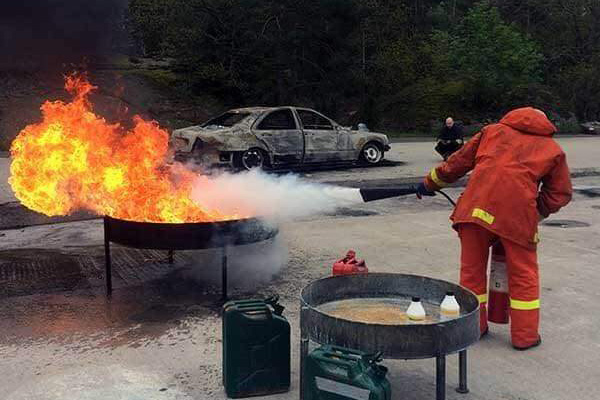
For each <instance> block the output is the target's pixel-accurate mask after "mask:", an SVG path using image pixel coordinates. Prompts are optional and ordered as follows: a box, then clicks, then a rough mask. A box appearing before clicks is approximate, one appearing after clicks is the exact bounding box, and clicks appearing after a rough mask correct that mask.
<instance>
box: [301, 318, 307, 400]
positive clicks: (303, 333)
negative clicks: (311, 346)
mask: <svg viewBox="0 0 600 400" xmlns="http://www.w3.org/2000/svg"><path fill="white" fill-rule="evenodd" d="M305 313H306V308H305V307H302V308H301V310H300V400H304V388H305V386H306V383H305V382H304V379H305V373H304V363H305V361H306V357H307V356H308V332H306V327H305V326H304V324H306V320H305V317H304V314H305Z"/></svg>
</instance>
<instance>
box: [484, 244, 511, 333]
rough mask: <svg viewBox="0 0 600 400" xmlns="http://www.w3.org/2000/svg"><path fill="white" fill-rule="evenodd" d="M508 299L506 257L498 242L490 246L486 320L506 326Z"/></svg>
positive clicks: (502, 247)
mask: <svg viewBox="0 0 600 400" xmlns="http://www.w3.org/2000/svg"><path fill="white" fill-rule="evenodd" d="M509 306H510V297H509V294H508V273H507V271H506V255H505V252H504V246H502V243H501V242H500V240H498V241H497V242H496V243H494V244H493V245H492V259H491V262H490V296H489V299H488V320H489V321H490V322H494V323H496V324H508V316H509V311H508V308H509Z"/></svg>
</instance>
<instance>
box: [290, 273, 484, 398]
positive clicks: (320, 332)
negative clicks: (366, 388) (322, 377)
mask: <svg viewBox="0 0 600 400" xmlns="http://www.w3.org/2000/svg"><path fill="white" fill-rule="evenodd" d="M448 291H452V292H454V294H455V296H456V299H457V301H458V303H459V304H460V306H461V315H460V316H459V317H458V318H456V319H452V320H448V321H440V322H431V323H419V324H399V325H390V324H377V323H363V322H357V321H352V320H348V319H343V318H337V317H334V316H331V315H328V314H326V313H325V312H323V311H321V310H320V309H319V306H320V305H323V304H325V303H328V302H332V301H339V300H347V299H356V298H410V297H413V296H417V297H420V298H421V299H422V300H424V301H426V302H428V303H433V304H439V303H440V302H441V301H442V299H443V298H444V296H445V294H446V292H448ZM300 330H301V332H300V336H301V339H300V340H301V343H300V353H301V371H303V365H304V357H305V356H306V355H307V354H308V342H309V341H311V340H312V341H314V342H316V343H319V344H332V345H337V346H342V347H347V348H351V349H359V350H361V351H365V352H379V351H381V352H383V355H384V357H386V358H391V359H420V358H433V357H435V358H436V365H437V375H436V378H437V397H436V398H437V399H438V400H441V399H444V398H445V376H446V373H445V356H446V355H447V354H450V353H456V352H459V355H460V358H459V361H460V365H459V371H460V373H459V380H460V385H459V388H458V389H457V391H459V392H461V393H466V392H467V391H468V390H467V376H466V366H467V357H466V355H467V353H466V348H467V347H468V346H470V345H471V344H473V343H475V342H476V341H478V340H479V336H480V332H479V302H478V300H477V297H476V296H475V295H474V294H473V293H472V292H470V291H469V290H467V289H465V288H463V287H461V286H458V285H456V284H453V283H450V282H446V281H442V280H439V279H432V278H427V277H423V276H417V275H405V274H390V273H368V274H358V275H342V276H334V277H329V278H324V279H320V280H317V281H314V282H312V283H310V284H309V285H308V286H306V287H305V288H304V289H303V290H302V293H301V314H300ZM302 386H304V385H302Z"/></svg>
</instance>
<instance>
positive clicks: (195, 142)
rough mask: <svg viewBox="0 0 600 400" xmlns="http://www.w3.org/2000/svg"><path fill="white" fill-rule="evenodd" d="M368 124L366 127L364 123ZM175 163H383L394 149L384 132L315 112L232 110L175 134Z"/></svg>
mask: <svg viewBox="0 0 600 400" xmlns="http://www.w3.org/2000/svg"><path fill="white" fill-rule="evenodd" d="M363 125H364V124H363ZM171 145H172V146H173V148H174V150H175V159H176V160H179V161H184V160H190V159H193V160H195V161H199V162H201V163H202V164H204V165H211V166H215V165H220V166H231V167H234V168H238V169H251V168H269V167H280V166H294V165H306V164H328V163H350V162H364V163H365V164H371V165H374V164H378V163H379V162H381V160H382V159H383V158H384V154H385V152H386V151H388V150H389V149H390V145H389V139H388V137H387V136H386V135H384V134H382V133H376V132H370V131H369V130H368V129H366V127H365V126H361V129H359V130H352V129H350V128H348V127H343V126H341V125H339V124H338V123H336V122H335V121H333V120H332V119H330V118H327V117H326V116H324V115H323V114H320V113H318V112H316V111H314V110H311V109H309V108H300V107H252V108H239V109H234V110H229V111H227V112H225V113H223V114H221V115H219V116H218V117H215V118H213V119H210V120H208V121H207V122H205V123H204V124H202V125H197V126H191V127H188V128H183V129H177V130H174V131H173V133H172V135H171Z"/></svg>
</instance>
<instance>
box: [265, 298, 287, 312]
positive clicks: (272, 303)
mask: <svg viewBox="0 0 600 400" xmlns="http://www.w3.org/2000/svg"><path fill="white" fill-rule="evenodd" d="M265 303H266V304H268V305H270V306H271V307H273V312H274V313H275V315H281V314H283V310H285V307H284V306H282V305H281V304H279V295H277V294H274V295H272V296H269V297H267V298H266V299H265Z"/></svg>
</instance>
